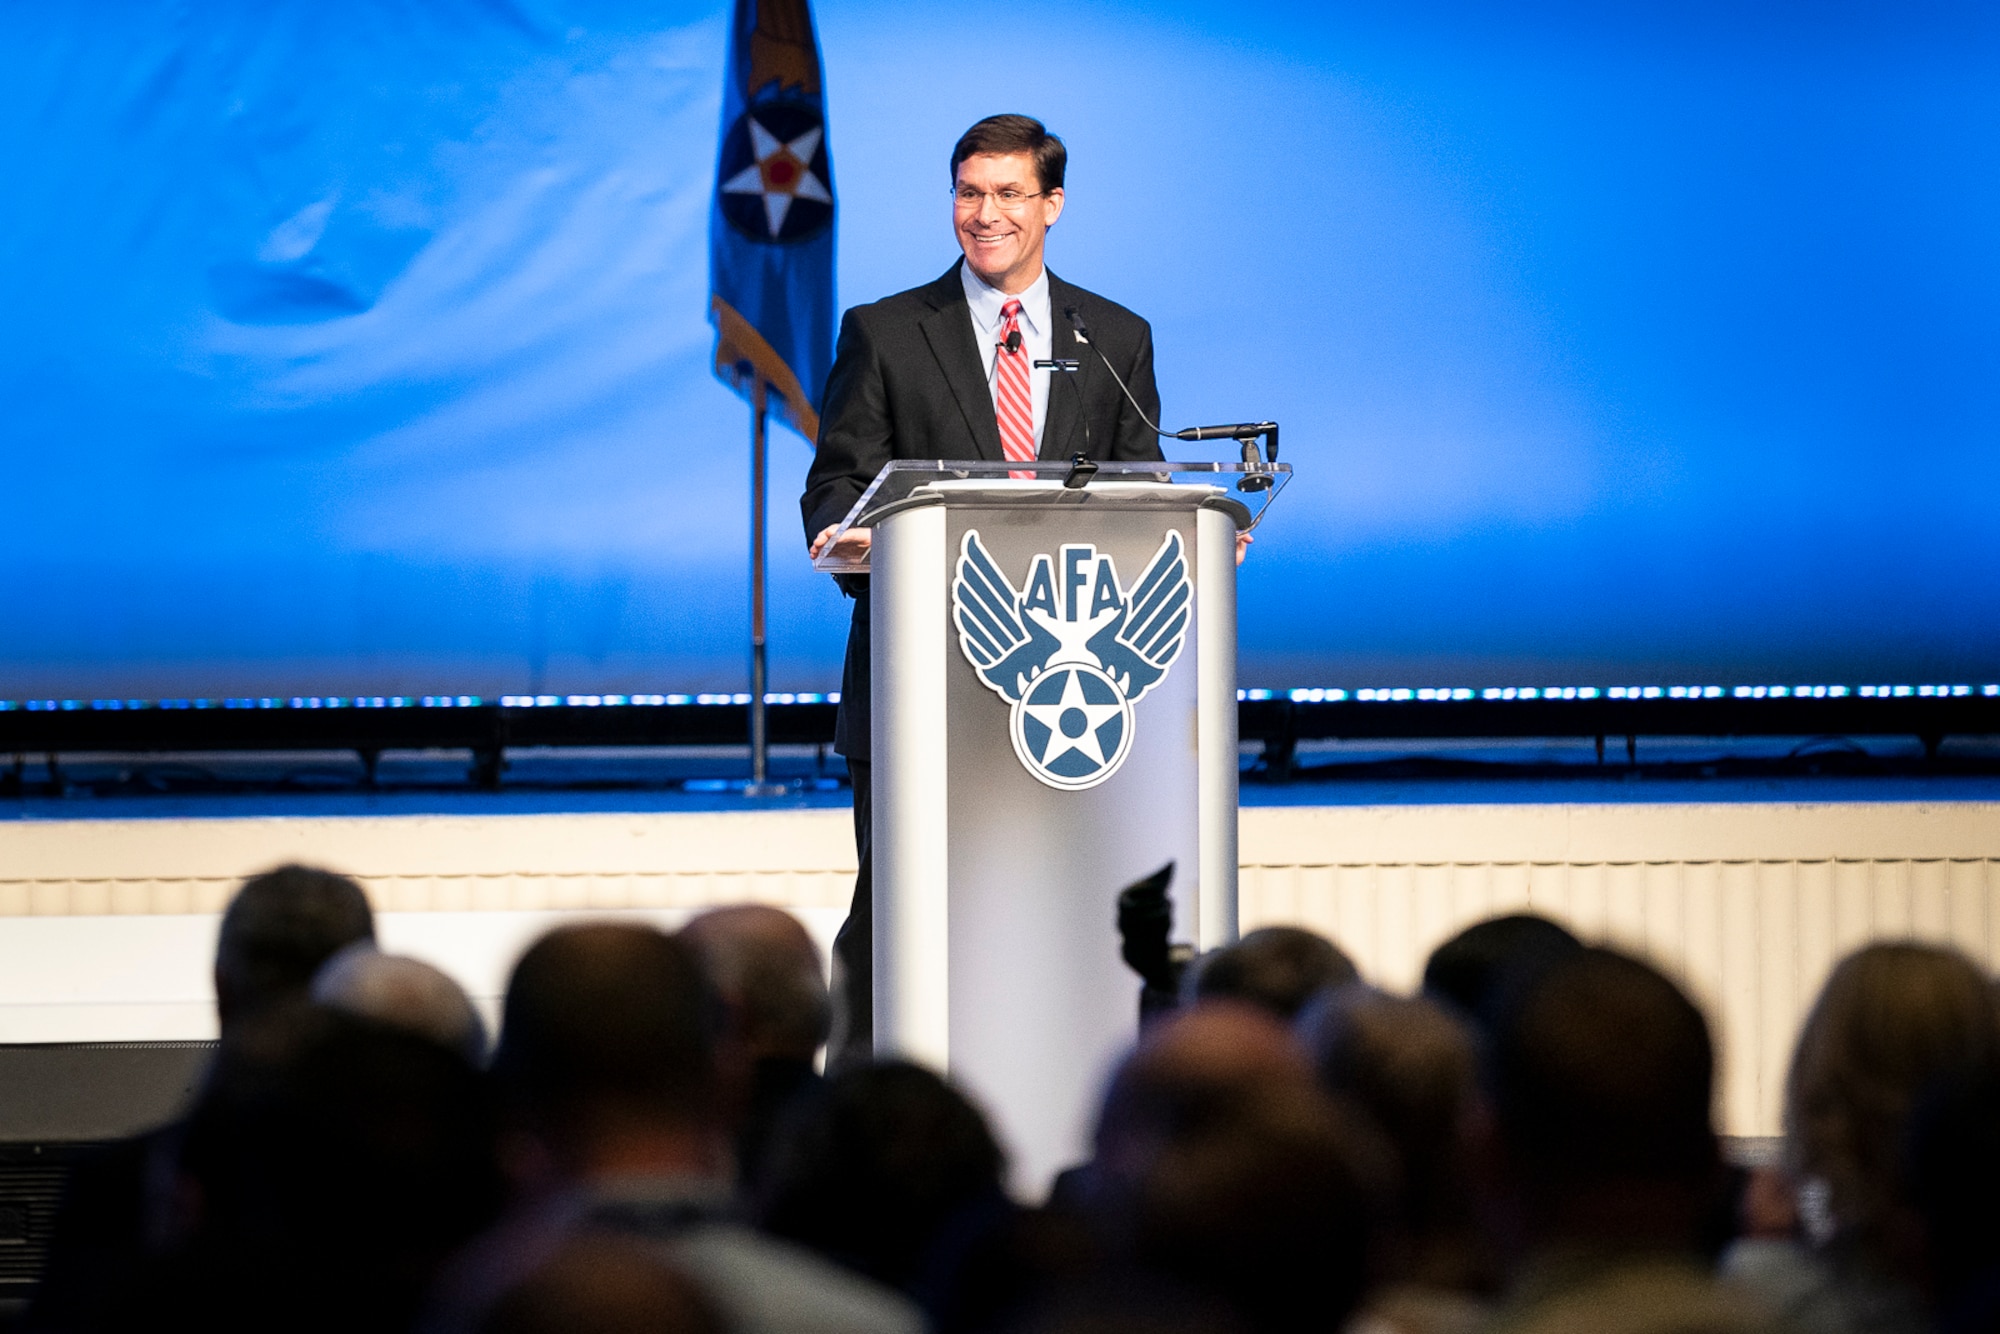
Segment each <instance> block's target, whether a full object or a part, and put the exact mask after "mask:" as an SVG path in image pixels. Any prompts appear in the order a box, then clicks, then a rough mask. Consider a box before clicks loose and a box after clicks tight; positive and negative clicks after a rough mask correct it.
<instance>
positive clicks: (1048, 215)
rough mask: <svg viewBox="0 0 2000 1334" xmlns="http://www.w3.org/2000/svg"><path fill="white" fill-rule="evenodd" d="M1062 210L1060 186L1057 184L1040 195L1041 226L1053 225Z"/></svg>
mask: <svg viewBox="0 0 2000 1334" xmlns="http://www.w3.org/2000/svg"><path fill="white" fill-rule="evenodd" d="M1062 211H1063V192H1062V187H1061V186H1057V187H1056V188H1055V189H1053V190H1050V191H1049V192H1048V193H1047V194H1045V195H1043V196H1042V226H1044V227H1053V226H1055V225H1056V219H1057V218H1060V217H1061V216H1062Z"/></svg>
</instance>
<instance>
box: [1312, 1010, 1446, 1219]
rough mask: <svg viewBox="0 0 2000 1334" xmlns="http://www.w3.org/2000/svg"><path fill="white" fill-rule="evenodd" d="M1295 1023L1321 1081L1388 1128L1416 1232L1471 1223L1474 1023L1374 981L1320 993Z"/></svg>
mask: <svg viewBox="0 0 2000 1334" xmlns="http://www.w3.org/2000/svg"><path fill="white" fill-rule="evenodd" d="M1297 1031H1298V1033H1299V1037H1300V1039H1301V1040H1302V1041H1303V1042H1304V1043H1305V1046H1306V1050H1307V1051H1308V1052H1309V1053H1310V1054H1311V1056H1312V1059H1313V1067H1314V1070H1315V1072H1316V1073H1317V1074H1318V1076H1319V1081H1320V1085H1321V1087H1322V1088H1324V1089H1326V1091H1327V1092H1329V1093H1331V1094H1333V1095H1334V1096H1335V1097H1339V1098H1345V1099H1347V1100H1349V1101H1350V1102H1351V1103H1353V1105H1355V1106H1356V1107H1358V1108H1360V1109H1361V1110H1362V1111H1363V1112H1366V1113H1367V1114H1368V1116H1369V1117H1371V1118H1372V1119H1373V1120H1374V1122H1375V1125H1376V1126H1377V1127H1378V1128H1379V1129H1381V1131H1382V1132H1383V1133H1384V1134H1385V1135H1386V1136H1387V1137H1388V1140H1389V1143H1390V1145H1391V1147H1393V1148H1394V1150H1395V1152H1396V1156H1397V1159H1398V1162H1399V1164H1400V1166H1401V1169H1402V1170H1401V1173H1400V1177H1401V1180H1400V1185H1401V1199H1402V1210H1401V1214H1402V1220H1401V1221H1402V1223H1403V1226H1404V1227H1405V1228H1406V1229H1408V1231H1409V1232H1410V1234H1411V1238H1412V1241H1413V1242H1414V1243H1415V1244H1417V1245H1423V1244H1425V1243H1427V1242H1429V1241H1431V1240H1433V1237H1434V1234H1435V1235H1439V1236H1441V1235H1442V1234H1444V1233H1446V1232H1448V1231H1449V1230H1451V1229H1453V1228H1460V1229H1462V1230H1464V1231H1468V1232H1469V1231H1470V1228H1469V1227H1468V1226H1467V1224H1468V1221H1469V1217H1470V1197H1469V1196H1468V1195H1467V1193H1466V1179H1465V1178H1466V1171H1465V1166H1466V1165H1465V1160H1464V1155H1463V1153H1462V1152H1461V1149H1460V1144H1461V1137H1462V1135H1463V1130H1464V1119H1465V1115H1466V1112H1467V1109H1469V1108H1470V1107H1471V1106H1472V1103H1473V1099H1474V1097H1475V1096H1476V1093H1477V1089H1478V1075H1477V1057H1476V1056H1475V1054H1474V1046H1473V1039H1472V1034H1471V1031H1470V1030H1469V1029H1468V1028H1467V1027H1466V1026H1465V1025H1464V1024H1463V1023H1461V1022H1460V1021H1459V1020H1458V1019H1457V1018H1456V1017H1455V1016H1453V1014H1452V1013H1451V1012H1450V1011H1449V1010H1448V1009H1446V1008H1445V1007H1444V1006H1443V1005H1440V1004H1439V1003H1438V1002H1436V1001H1433V1000H1428V999H1425V998H1423V997H1419V996H1391V995H1386V994H1384V993H1382V992H1379V991H1376V990H1374V989H1373V988H1371V987H1342V988H1340V989H1339V990H1337V991H1329V992H1327V993H1325V994H1324V995H1322V996H1320V997H1318V998H1316V999H1315V1000H1314V1001H1313V1002H1312V1004H1311V1005H1309V1006H1308V1007H1307V1008H1306V1010H1305V1012H1304V1013H1303V1014H1301V1015H1300V1016H1299V1021H1298V1030H1297Z"/></svg>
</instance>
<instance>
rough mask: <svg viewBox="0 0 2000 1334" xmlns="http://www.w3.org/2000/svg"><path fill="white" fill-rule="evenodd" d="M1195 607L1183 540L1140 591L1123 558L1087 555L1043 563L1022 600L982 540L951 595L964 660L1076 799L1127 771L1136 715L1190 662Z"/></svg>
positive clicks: (1045, 776) (1039, 560) (962, 550)
mask: <svg viewBox="0 0 2000 1334" xmlns="http://www.w3.org/2000/svg"><path fill="white" fill-rule="evenodd" d="M1193 601H1194V587H1193V585H1192V584H1191V583H1189V581H1188V566H1187V554H1186V551H1185V548H1184V546H1183V544H1182V542H1181V535H1180V534H1179V533H1174V532H1170V533H1168V534H1167V536H1166V540H1165V541H1163V542H1161V543H1160V549H1159V550H1158V551H1155V552H1154V553H1153V558H1152V560H1150V561H1149V562H1147V564H1146V568H1145V571H1144V572H1143V573H1141V574H1140V575H1139V578H1138V579H1137V581H1136V582H1134V583H1133V584H1132V585H1131V586H1129V587H1127V586H1126V585H1124V584H1122V583H1120V582H1119V579H1118V567H1117V565H1116V564H1114V563H1113V561H1112V559H1111V557H1109V556H1106V555H1100V554H1098V550H1097V548H1096V547H1094V546H1091V545H1089V544H1088V543H1085V544H1081V545H1075V546H1064V547H1062V548H1061V549H1060V550H1059V551H1058V552H1057V553H1056V555H1054V556H1053V557H1052V556H1050V555H1048V553H1046V552H1044V553H1042V554H1041V555H1038V556H1036V557H1035V558H1034V560H1033V561H1032V562H1030V563H1029V566H1028V578H1027V583H1026V586H1025V588H1024V589H1016V588H1015V587H1014V585H1013V584H1012V583H1011V582H1010V581H1009V580H1008V578H1007V576H1006V575H1004V574H1002V573H1001V572H1000V567H999V565H997V564H996V563H995V562H994V560H993V557H992V555H991V554H989V553H988V552H987V550H986V548H985V546H984V545H982V544H981V542H980V540H979V534H978V532H977V531H971V532H967V533H966V535H965V537H964V540H963V541H961V542H960V543H959V551H958V570H957V577H956V578H955V579H954V580H953V581H952V586H951V610H952V620H953V622H954V624H956V626H957V627H958V646H959V648H960V649H961V650H962V651H963V652H964V653H965V657H966V660H967V661H968V662H970V663H971V664H972V666H973V669H974V670H975V671H977V672H978V673H979V679H980V680H982V681H984V682H985V683H986V684H987V685H989V686H991V687H992V688H993V690H994V691H995V692H996V693H998V694H999V696H1000V697H1001V698H1002V699H1004V700H1006V701H1007V702H1008V703H1009V704H1011V705H1013V713H1012V715H1011V717H1010V719H1009V724H1008V725H1009V728H1010V730H1011V731H1012V733H1013V739H1014V753H1015V754H1016V755H1018V756H1019V757H1020V759H1021V764H1022V765H1023V766H1024V767H1025V768H1026V769H1027V771H1028V772H1029V773H1031V774H1033V775H1034V776H1035V777H1036V778H1037V779H1039V780H1041V781H1042V782H1044V783H1046V784H1048V785H1049V786H1050V787H1054V788H1062V789H1064V790H1066V791H1080V790H1082V789H1083V788H1088V787H1096V786H1097V785H1098V784H1099V783H1102V782H1103V781H1104V780H1105V779H1107V778H1109V777H1111V775H1113V774H1115V773H1117V772H1118V766H1119V765H1121V764H1123V763H1124V762H1125V757H1126V755H1128V754H1130V753H1131V750H1132V727H1133V718H1132V706H1133V705H1134V704H1136V703H1138V702H1139V701H1140V700H1141V699H1144V698H1145V696H1146V692H1147V691H1149V690H1151V689H1152V688H1153V687H1154V686H1156V685H1158V684H1159V683H1160V681H1161V680H1162V679H1164V678H1165V676H1166V674H1167V669H1168V668H1169V667H1171V666H1173V665H1174V659H1175V658H1177V657H1179V656H1180V652H1181V646H1182V645H1183V644H1185V643H1186V642H1187V627H1188V617H1189V615H1190V613H1191V611H1192V609H1193Z"/></svg>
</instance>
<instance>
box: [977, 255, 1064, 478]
mask: <svg viewBox="0 0 2000 1334" xmlns="http://www.w3.org/2000/svg"><path fill="white" fill-rule="evenodd" d="M958 277H959V281H960V282H962V283H964V284H965V304H966V306H967V307H968V308H969V309H970V310H971V311H972V341H973V343H974V344H975V345H977V347H978V348H979V360H980V364H981V365H983V366H984V367H985V368H986V392H987V393H988V394H990V395H996V397H995V398H994V400H993V402H994V407H993V414H994V417H995V418H996V419H997V418H998V417H999V415H1000V406H999V403H1000V400H999V398H998V397H997V394H998V392H999V386H997V385H996V384H994V383H993V369H994V367H995V366H997V365H999V362H1000V353H999V347H1000V329H1001V327H1002V326H1003V325H1005V324H1006V321H1005V320H1003V319H1001V318H1000V308H1001V307H1002V306H1004V305H1006V304H1007V303H1008V302H1009V301H1019V302H1020V303H1021V350H1022V351H1023V352H1025V353H1026V354H1027V357H1028V395H1029V397H1030V398H1032V399H1033V400H1034V407H1035V449H1036V451H1037V452H1040V450H1041V447H1042V423H1043V422H1045V421H1047V420H1048V416H1049V372H1048V371H1045V370H1036V369H1035V363H1036V362H1038V361H1047V360H1048V359H1049V358H1050V357H1051V356H1053V355H1054V353H1053V352H1052V351H1051V350H1050V349H1051V348H1052V347H1053V346H1054V342H1053V341H1052V340H1053V338H1054V334H1053V332H1052V326H1051V324H1050V311H1049V271H1048V269H1047V268H1044V269H1043V270H1042V271H1041V273H1039V274H1037V275H1036V277H1035V281H1034V282H1032V283H1030V284H1029V285H1028V290H1027V291H1025V292H1022V293H1020V294H1019V295H1018V296H1008V295H1007V294H1006V293H1005V292H1003V291H1001V290H1000V289H999V288H997V287H988V286H987V285H986V284H985V283H984V282H982V281H980V278H979V275H978V274H976V273H974V272H973V271H972V266H971V265H970V264H961V265H959V266H958Z"/></svg>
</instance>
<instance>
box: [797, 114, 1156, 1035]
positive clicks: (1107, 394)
mask: <svg viewBox="0 0 2000 1334" xmlns="http://www.w3.org/2000/svg"><path fill="white" fill-rule="evenodd" d="M1067 161H1068V154H1067V152H1066V151H1065V149H1064V148H1063V144H1062V140H1060V139H1058V138H1056V137H1055V136H1054V135H1052V134H1050V133H1049V132H1048V131H1047V130H1046V129H1045V128H1044V127H1043V126H1042V123H1041V122H1040V121H1037V120H1034V119H1031V118H1030V117H1027V116H990V117H988V118H987V119H985V120H982V121H980V122H979V123H978V124H977V125H974V126H973V127H972V128H971V129H969V130H967V131H966V132H965V134H964V135H963V136H961V137H960V139H959V141H958V144H957V146H956V147H954V148H953V150H952V155H951V171H952V224H953V230H954V233H955V235H956V236H957V238H958V244H959V248H960V249H961V250H962V251H963V252H964V258H963V259H962V260H961V261H960V262H959V263H957V264H954V265H953V266H952V267H951V270H950V271H949V272H947V273H946V274H945V275H944V276H943V277H941V278H939V279H938V280H937V281H936V282H932V283H927V284H925V285H924V286H922V287H916V288H912V289H911V290H909V291H907V292H899V293H897V294H896V295H895V296H891V297H886V298H884V299H883V300H881V301H877V302H875V303H874V304H873V305H867V306H857V307H855V308H854V309H853V310H850V311H848V312H847V315H846V317H845V318H844V319H843V320H842V321H841V325H840V341H839V344H838V345H837V347H836V348H835V352H834V362H833V370H832V372H831V373H830V374H829V375H828V376H827V382H826V394H825V397H824V400H823V402H824V408H823V410H822V411H821V414H820V430H819V445H818V451H817V453H816V454H815V456H814V459H813V465H812V469H811V471H810V472H808V473H807V475H806V489H805V494H804V495H803V496H802V497H801V498H800V502H799V504H800V508H801V510H802V511H803V513H804V518H805V531H806V538H807V541H808V543H809V544H810V546H811V550H812V554H813V555H814V556H815V557H817V556H818V555H819V554H820V553H821V551H822V550H824V549H825V547H826V544H827V543H828V542H829V541H830V540H831V538H832V534H833V530H834V528H836V527H837V526H838V525H839V523H840V520H841V519H842V517H843V516H845V515H846V513H847V512H848V510H849V509H850V508H852V507H853V505H854V502H855V501H856V500H858V499H859V498H860V496H861V493H862V491H863V490H865V489H866V488H867V486H868V483H869V481H870V480H871V479H873V478H874V476H875V474H876V473H877V472H879V471H880V470H881V468H882V466H883V465H884V464H886V463H888V462H889V461H890V460H891V459H988V460H991V461H993V462H995V463H999V462H1002V461H1006V460H1019V461H1026V460H1030V459H1035V458H1043V459H1067V458H1069V457H1070V456H1072V455H1074V454H1083V455H1086V456H1087V457H1090V458H1093V459H1132V460H1153V459H1158V458H1160V457H1161V455H1160V442H1159V437H1158V435H1157V434H1156V433H1155V432H1154V430H1153V428H1152V426H1150V425H1149V424H1148V423H1147V420H1146V418H1151V419H1152V420H1153V421H1158V420H1159V415H1160V399H1159V391H1158V390H1157V389H1156V388H1155V386H1154V383H1153V333H1152V329H1151V328H1150V327H1149V326H1148V325H1147V323H1146V321H1144V320H1143V319H1140V318H1139V317H1138V316H1137V315H1134V314H1133V313H1132V312H1131V311H1129V310H1127V309H1125V308H1124V307H1123V306H1120V305H1118V304H1117V303H1115V302H1112V301H1108V300H1106V299H1105V298H1103V297H1101V296H1098V295H1096V294H1095V293H1092V292H1087V291H1085V290H1084V289H1083V288H1081V287H1075V286H1072V285H1071V284H1069V283H1066V282H1064V281H1063V280H1062V279H1060V278H1058V277H1056V276H1055V275H1054V274H1052V273H1050V272H1049V271H1048V269H1047V268H1046V267H1045V265H1044V264H1043V262H1042V251H1043V246H1044V242H1045V240H1046V237H1047V235H1048V230H1049V228H1050V227H1052V226H1054V225H1055V222H1056V219H1057V218H1059V217H1060V216H1062V210H1063V172H1064V168H1065V166H1066V164H1067ZM1072 312H1073V315H1072ZM1078 322H1081V324H1082V325H1083V327H1084V328H1085V329H1086V330H1088V333H1089V337H1090V339H1091V341H1092V342H1093V343H1094V344H1095V345H1096V350H1095V351H1093V350H1092V348H1091V347H1089V346H1086V345H1085V344H1084V343H1083V342H1081V341H1080V340H1079V339H1078V338H1077V336H1076V328H1075V326H1076V324H1077V323H1078ZM1016 335H1018V336H1016ZM1098 352H1102V353H1103V354H1104V356H1105V358H1107V359H1108V360H1109V362H1110V364H1111V365H1112V366H1115V367H1117V369H1118V375H1119V377H1120V378H1122V379H1123V380H1124V381H1125V383H1126V385H1128V386H1129V387H1130V390H1131V398H1132V399H1134V400H1137V403H1136V406H1135V404H1134V402H1132V401H1131V400H1128V399H1127V397H1126V395H1125V392H1124V391H1123V390H1121V389H1120V388H1119V387H1118V384H1117V382H1116V381H1115V380H1113V379H1112V377H1111V375H1110V374H1109V373H1108V372H1107V371H1106V369H1105V366H1104V363H1103V362H1100V361H1099V360H1098V355H1097V354H1098ZM1052 358H1054V359H1064V360H1074V361H1076V362H1078V363H1079V368H1078V370H1076V371H1075V372H1071V373H1067V374H1064V373H1060V372H1057V373H1056V374H1060V375H1062V378H1064V379H1066V380H1067V381H1068V383H1067V384H1053V383H1051V372H1050V371H1048V370H1037V369H1035V368H1034V362H1036V361H1042V360H1049V359H1052ZM866 543H867V537H866V535H865V534H852V535H849V536H848V537H847V538H844V539H843V546H845V547H850V548H852V549H854V550H855V551H857V552H859V551H862V550H865V549H866ZM842 586H843V588H845V589H846V591H847V592H848V593H850V594H851V595H852V596H853V597H854V619H853V624H852V627H851V628H850V630H849V633H848V638H847V663H846V667H845V668H844V670H843V671H842V673H841V683H840V716H839V721H838V723H837V724H836V727H835V733H834V749H835V750H837V751H839V752H840V753H841V754H842V755H844V756H846V757H847V764H848V769H849V771H850V773H851V774H852V775H853V780H854V838H855V846H856V851H857V853H858V854H859V858H860V874H859V875H858V876H857V877H856V880H855V886H854V903H853V907H852V908H851V909H850V910H849V913H848V918H847V922H846V923H845V924H844V925H843V926H842V927H841V929H840V934H839V936H838V937H837V938H836V940H835V942H834V969H835V976H834V1031H833V1037H832V1040H831V1044H830V1049H829V1052H828V1063H829V1065H830V1066H833V1065H838V1064H842V1063H845V1062H846V1061H850V1060H854V1059H859V1058H865V1057H866V1056H867V1055H868V1053H869V1051H870V1050H871V1043H872V1040H873V990H872V986H873V970H872V967H871V956H872V946H873V915H872V912H871V908H872V898H871V894H872V887H871V882H872V869H873V868H872V857H871V849H870V841H871V839H870V833H871V831H870V816H869V807H870V792H869V785H870V783H871V781H872V779H871V776H870V772H869V738H868V731H869V716H868V691H869V663H868V587H867V580H866V579H865V578H844V579H843V580H842Z"/></svg>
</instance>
